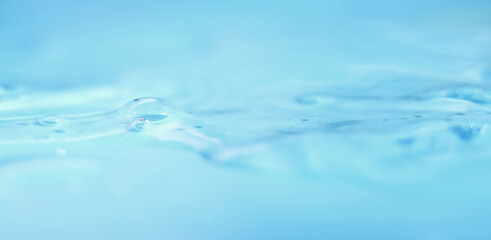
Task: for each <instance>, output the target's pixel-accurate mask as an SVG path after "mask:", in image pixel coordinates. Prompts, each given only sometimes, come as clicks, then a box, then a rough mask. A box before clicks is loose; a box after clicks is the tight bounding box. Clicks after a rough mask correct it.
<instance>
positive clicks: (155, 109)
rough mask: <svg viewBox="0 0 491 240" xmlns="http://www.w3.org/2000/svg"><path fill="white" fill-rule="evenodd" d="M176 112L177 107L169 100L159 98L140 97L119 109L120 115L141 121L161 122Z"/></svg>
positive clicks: (136, 121)
mask: <svg viewBox="0 0 491 240" xmlns="http://www.w3.org/2000/svg"><path fill="white" fill-rule="evenodd" d="M175 112H176V108H175V107H174V106H173V105H172V104H171V103H169V102H166V101H164V100H162V99H159V98H153V97H148V98H138V99H135V100H133V101H131V102H129V103H127V104H125V105H124V106H123V107H122V108H120V109H119V115H120V116H121V117H123V118H124V119H126V120H128V121H132V124H133V122H135V123H141V122H142V120H141V119H144V120H145V121H147V122H153V123H155V122H160V121H163V120H165V119H166V118H167V117H169V115H171V114H173V113H175Z"/></svg>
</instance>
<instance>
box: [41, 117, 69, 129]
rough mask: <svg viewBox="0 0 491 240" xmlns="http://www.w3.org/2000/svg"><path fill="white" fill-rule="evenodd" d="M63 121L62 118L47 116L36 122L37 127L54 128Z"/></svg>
mask: <svg viewBox="0 0 491 240" xmlns="http://www.w3.org/2000/svg"><path fill="white" fill-rule="evenodd" d="M62 121H63V118H62V117H60V116H58V115H47V116H44V117H40V118H38V119H37V120H36V125H38V126H46V127H49V126H56V125H58V124H60V123H61V122H62Z"/></svg>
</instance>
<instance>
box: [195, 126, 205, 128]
mask: <svg viewBox="0 0 491 240" xmlns="http://www.w3.org/2000/svg"><path fill="white" fill-rule="evenodd" d="M194 127H195V128H203V126H194Z"/></svg>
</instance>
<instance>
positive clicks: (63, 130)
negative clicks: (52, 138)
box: [53, 129, 65, 133]
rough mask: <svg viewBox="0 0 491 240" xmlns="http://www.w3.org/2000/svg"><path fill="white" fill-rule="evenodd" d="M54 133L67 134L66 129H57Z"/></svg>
mask: <svg viewBox="0 0 491 240" xmlns="http://www.w3.org/2000/svg"><path fill="white" fill-rule="evenodd" d="M53 132H55V133H65V129H56V130H54V131H53Z"/></svg>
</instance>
